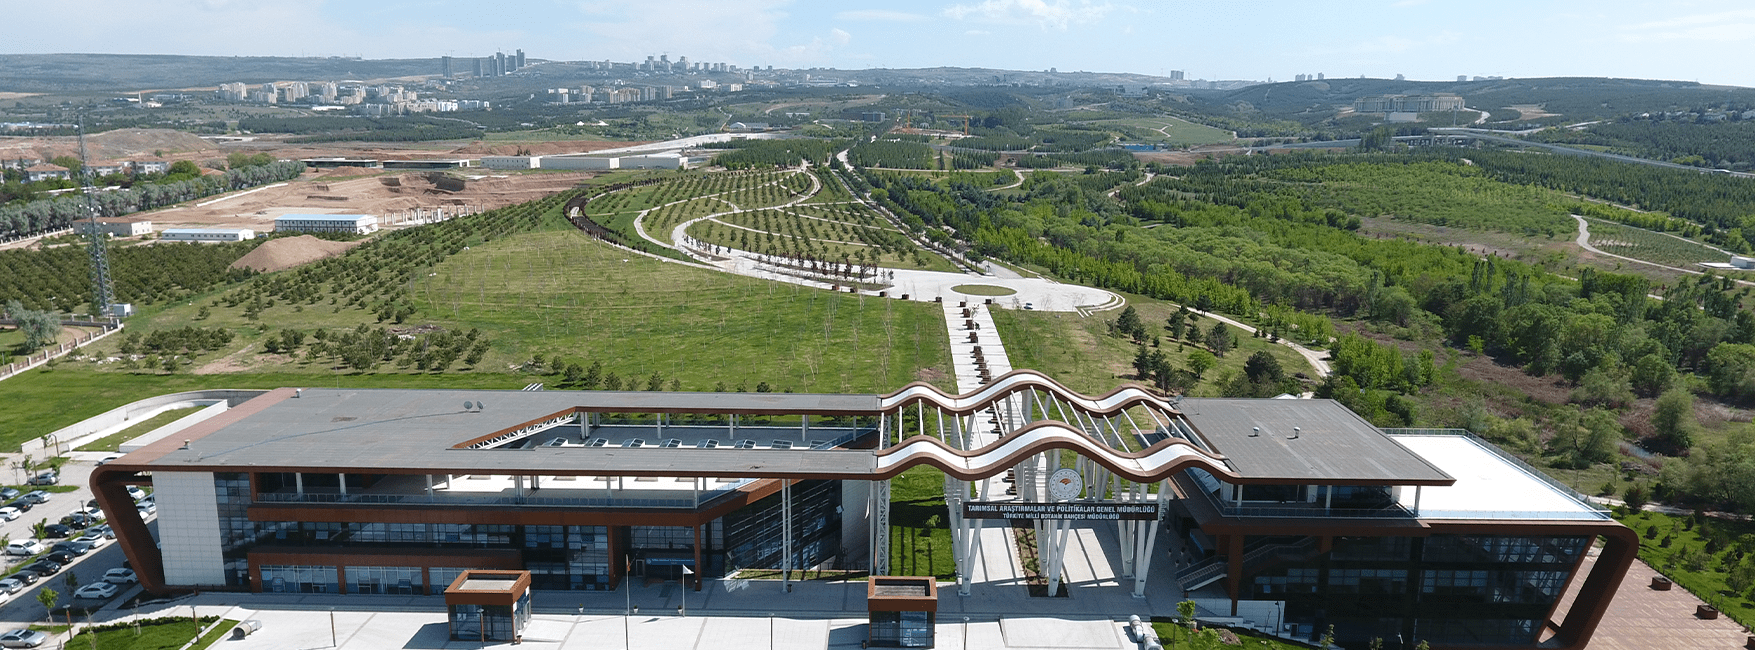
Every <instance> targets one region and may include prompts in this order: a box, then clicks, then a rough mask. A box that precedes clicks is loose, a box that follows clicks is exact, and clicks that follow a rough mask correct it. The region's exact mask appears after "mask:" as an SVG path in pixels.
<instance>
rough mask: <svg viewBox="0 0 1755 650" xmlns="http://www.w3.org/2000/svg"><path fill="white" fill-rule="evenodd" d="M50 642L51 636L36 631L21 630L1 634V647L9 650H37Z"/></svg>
mask: <svg viewBox="0 0 1755 650" xmlns="http://www.w3.org/2000/svg"><path fill="white" fill-rule="evenodd" d="M48 640H49V635H47V634H43V633H42V632H38V631H36V630H31V629H25V628H19V629H16V630H12V631H10V632H7V633H5V634H0V646H4V647H7V648H35V647H37V646H40V645H42V644H44V643H46V642H48Z"/></svg>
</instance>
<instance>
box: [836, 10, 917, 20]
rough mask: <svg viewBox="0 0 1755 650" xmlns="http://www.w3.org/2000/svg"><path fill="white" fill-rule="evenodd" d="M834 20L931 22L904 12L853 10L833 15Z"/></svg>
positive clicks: (914, 14)
mask: <svg viewBox="0 0 1755 650" xmlns="http://www.w3.org/2000/svg"><path fill="white" fill-rule="evenodd" d="M835 19H836V20H875V21H889V22H897V23H918V22H925V21H928V20H932V19H931V18H929V17H927V16H923V15H920V14H916V13H909V12H906V11H888V10H884V9H854V10H851V11H843V12H840V13H837V14H835Z"/></svg>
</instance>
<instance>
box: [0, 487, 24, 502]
mask: <svg viewBox="0 0 1755 650" xmlns="http://www.w3.org/2000/svg"><path fill="white" fill-rule="evenodd" d="M20 494H24V493H23V492H19V491H18V488H0V501H11V500H13V499H16V498H18V495H20Z"/></svg>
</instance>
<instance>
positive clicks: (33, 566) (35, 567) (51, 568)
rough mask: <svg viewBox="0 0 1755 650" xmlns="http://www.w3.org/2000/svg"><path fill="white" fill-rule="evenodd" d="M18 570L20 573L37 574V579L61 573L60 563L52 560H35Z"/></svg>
mask: <svg viewBox="0 0 1755 650" xmlns="http://www.w3.org/2000/svg"><path fill="white" fill-rule="evenodd" d="M18 570H19V571H20V572H30V573H34V574H37V576H38V577H43V578H47V577H49V576H52V575H55V574H56V573H58V572H60V571H61V563H60V562H55V561H53V560H37V561H35V562H32V563H30V564H26V565H24V566H22V567H19V568H18Z"/></svg>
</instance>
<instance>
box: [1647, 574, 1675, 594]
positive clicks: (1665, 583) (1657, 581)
mask: <svg viewBox="0 0 1755 650" xmlns="http://www.w3.org/2000/svg"><path fill="white" fill-rule="evenodd" d="M1675 584H1676V583H1674V582H1671V581H1670V579H1669V578H1665V577H1663V576H1654V577H1652V579H1651V588H1652V589H1656V590H1658V591H1669V590H1670V587H1673V586H1675Z"/></svg>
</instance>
